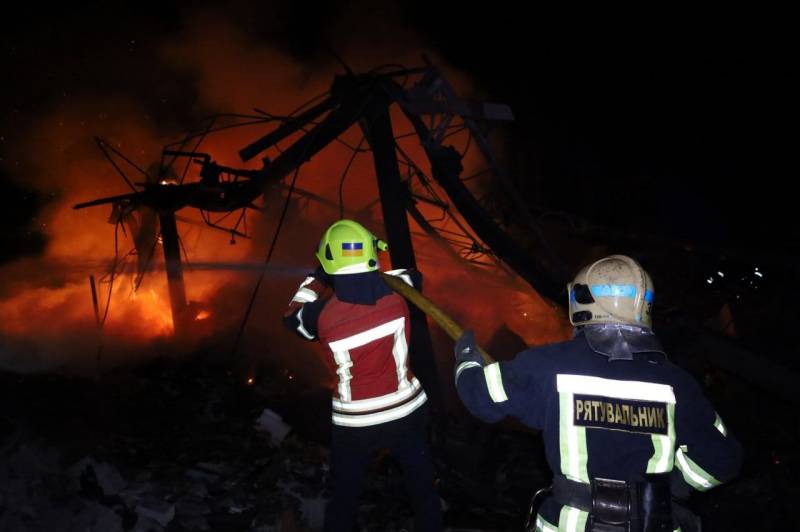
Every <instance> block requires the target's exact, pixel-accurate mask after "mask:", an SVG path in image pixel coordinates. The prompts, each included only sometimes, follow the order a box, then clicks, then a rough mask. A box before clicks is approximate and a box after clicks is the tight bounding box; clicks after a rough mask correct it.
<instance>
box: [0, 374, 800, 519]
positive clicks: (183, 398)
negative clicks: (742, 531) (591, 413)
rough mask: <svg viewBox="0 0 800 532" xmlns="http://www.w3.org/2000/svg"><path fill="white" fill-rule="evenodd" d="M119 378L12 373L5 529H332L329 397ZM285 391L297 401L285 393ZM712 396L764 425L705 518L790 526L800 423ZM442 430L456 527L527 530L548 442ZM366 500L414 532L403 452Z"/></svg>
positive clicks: (4, 389)
mask: <svg viewBox="0 0 800 532" xmlns="http://www.w3.org/2000/svg"><path fill="white" fill-rule="evenodd" d="M108 379H109V380H108V382H103V381H99V382H95V381H91V380H84V379H75V378H70V377H53V376H47V377H37V376H26V377H24V378H21V377H20V376H17V375H13V376H12V375H10V374H2V373H0V401H2V404H4V405H8V412H6V413H4V414H3V415H4V419H3V428H2V433H0V438H2V440H0V530H2V531H3V532H5V531H16V530H20V531H22V530H24V531H26V532H27V531H40V530H41V531H47V532H50V531H52V530H67V531H71V530H76V531H77V530H80V531H81V532H85V531H87V530H91V531H94V530H97V531H100V530H102V531H104V532H109V531H110V532H131V531H135V532H145V531H148V530H153V531H158V532H161V531H163V532H184V531H209V530H226V531H227V530H232V531H237V530H241V531H261V532H268V531H271V532H278V531H280V532H289V531H298V532H313V531H316V530H320V529H321V527H322V522H323V520H324V511H325V505H326V503H327V501H328V499H329V497H330V493H329V492H328V490H327V481H328V476H329V471H328V460H329V456H328V450H327V448H326V445H325V444H326V430H327V426H326V425H325V424H323V423H325V422H326V421H327V420H325V418H324V416H308V415H307V412H309V411H313V412H320V411H322V412H325V409H326V408H329V404H330V403H329V400H328V397H327V395H326V394H325V393H319V394H317V395H315V396H313V398H310V397H311V396H309V395H301V394H303V393H304V392H303V391H302V390H301V391H294V393H296V394H298V395H297V396H290V397H282V396H277V395H275V394H270V392H269V390H270V388H269V387H270V386H271V384H270V382H269V380H268V379H267V378H264V377H262V378H260V379H259V382H260V383H261V385H262V386H264V388H263V389H257V388H254V387H245V386H242V385H241V384H240V383H237V382H234V381H233V380H232V379H230V378H228V376H227V374H225V373H224V372H222V371H220V372H217V373H215V372H214V371H213V370H212V369H210V368H205V369H202V368H201V369H198V368H189V369H187V368H185V367H182V368H164V367H157V368H144V369H140V370H137V372H135V373H134V374H132V375H126V376H124V378H123V377H113V378H111V377H109V378H108ZM275 388H276V389H281V390H282V393H284V391H285V385H283V384H281V387H278V386H276V387H275ZM712 395H713V394H712ZM176 397H179V398H180V400H179V401H178V400H176ZM209 397H213V398H215V399H214V401H215V404H217V405H218V406H217V407H215V412H216V413H217V414H219V415H215V416H213V418H210V417H209V416H208V415H207V409H206V408H205V407H204V405H205V401H206V400H207V399H208V398H209ZM296 397H300V398H301V399H302V401H303V402H302V404H303V407H302V409H296V407H295V405H296V404H301V401H300V400H295V399H296ZM727 398H730V401H729V400H727ZM715 399H716V401H715V402H716V403H718V404H720V408H722V409H724V408H726V405H730V404H741V405H745V406H747V408H744V406H741V407H739V408H738V410H736V411H735V412H736V414H737V415H732V416H729V415H728V412H727V411H723V413H722V415H723V416H724V417H725V419H726V423H727V424H728V426H729V428H731V430H737V429H738V428H741V427H747V426H751V425H752V426H757V427H758V429H759V430H758V431H757V432H755V431H754V432H752V433H747V432H746V433H743V434H740V433H741V431H740V430H737V436H740V437H741V438H742V440H743V442H744V443H745V446H746V447H749V448H751V449H756V450H757V451H755V453H754V454H753V456H752V457H751V458H750V460H751V462H750V466H749V467H750V468H751V470H749V471H748V470H746V471H745V473H744V474H743V478H742V479H741V480H739V481H737V482H734V483H732V484H731V485H729V486H723V487H721V488H718V489H715V490H712V491H711V492H709V493H707V494H702V495H699V496H698V497H697V498H696V500H697V501H698V504H697V505H696V506H698V508H699V509H700V512H701V514H702V516H703V518H704V521H705V524H707V527H708V529H710V530H713V529H721V528H725V526H726V525H727V526H730V523H731V522H733V521H732V520H733V519H734V517H735V518H736V519H737V520H743V521H745V522H747V517H746V516H743V515H742V512H743V509H746V508H748V506H747V504H748V501H757V504H758V505H759V506H761V507H764V508H768V509H770V511H773V512H774V517H771V518H770V519H774V523H779V522H780V521H779V519H782V518H783V516H785V515H787V513H786V512H788V511H789V509H790V508H791V505H787V504H786V503H785V501H786V500H787V498H788V497H793V496H794V494H796V491H797V488H796V487H795V483H794V481H793V479H794V478H795V476H796V472H797V470H798V469H800V453H798V451H796V448H797V445H796V443H797V439H798V437H800V433H798V431H797V430H796V426H797V425H791V427H790V426H789V425H786V424H784V421H785V420H784V419H783V417H782V414H780V413H779V412H778V411H777V410H774V411H773V410H765V409H763V408H759V407H758V398H757V396H756V395H755V394H754V393H752V392H751V393H750V394H749V395H748V394H746V393H744V391H743V390H742V389H738V388H737V389H734V390H730V391H729V392H727V395H718V396H717V397H715ZM743 399H746V401H744V402H742V401H743ZM732 401H738V402H732ZM727 408H728V409H730V407H729V406H728V407H727ZM770 412H771V413H772V414H774V415H772V416H766V415H765V413H770ZM11 413H13V415H12V414H11ZM317 419H319V420H321V421H320V424H314V423H312V420H317ZM753 420H759V423H755V422H754V421H753ZM264 427H268V429H267V432H266V433H265V432H262V430H263V429H264ZM433 429H434V430H433V432H432V437H433V441H434V458H435V461H436V470H437V473H438V476H439V478H438V479H437V488H438V491H439V494H440V496H441V498H442V505H443V508H444V509H445V510H446V513H445V515H446V523H447V527H448V530H449V531H450V532H456V531H467V530H474V531H478V530H481V531H504V530H509V531H510V530H519V527H520V523H521V522H522V520H523V519H524V517H525V515H526V511H527V505H528V502H529V499H530V496H531V494H532V493H533V492H534V491H535V490H536V489H538V488H540V487H543V486H545V485H547V484H548V482H549V476H550V472H549V470H548V468H547V467H546V464H545V459H544V450H543V448H542V442H541V438H539V437H538V436H537V434H536V433H535V432H534V431H530V430H528V429H524V428H523V427H520V426H518V425H515V424H513V423H510V422H503V423H500V424H497V425H486V424H483V423H480V422H478V421H476V420H473V419H472V418H470V417H469V416H466V415H461V414H458V413H456V414H455V415H452V416H450V417H448V418H447V419H445V420H442V421H440V422H439V424H438V425H434V426H433ZM265 434H268V440H267V439H265V437H264V436H265ZM754 464H755V465H754ZM362 501H363V504H362V505H361V507H360V508H359V516H358V519H359V524H360V528H361V530H362V531H363V532H369V531H376V532H391V531H398V532H399V531H400V530H411V529H412V521H413V519H412V511H411V507H410V504H409V501H408V496H407V494H406V493H405V487H404V483H403V477H402V472H401V470H400V467H399V465H398V464H397V463H396V462H395V460H394V459H393V458H392V457H391V455H389V454H386V453H379V454H378V455H377V457H376V458H375V460H374V461H373V463H372V464H371V466H370V469H369V472H368V477H367V480H366V482H365V491H364V494H363V497H362ZM782 512H783V513H782ZM751 513H753V512H751ZM748 515H749V514H748ZM759 515H760V514H759ZM715 525H716V526H715ZM734 525H735V524H734ZM776 526H777V524H776ZM734 527H735V526H734ZM766 528H770V527H769V526H767V527H766Z"/></svg>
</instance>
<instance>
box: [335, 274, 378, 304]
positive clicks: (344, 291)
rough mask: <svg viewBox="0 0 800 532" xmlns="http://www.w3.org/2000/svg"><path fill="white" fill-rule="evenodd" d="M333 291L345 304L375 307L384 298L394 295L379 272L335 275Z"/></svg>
mask: <svg viewBox="0 0 800 532" xmlns="http://www.w3.org/2000/svg"><path fill="white" fill-rule="evenodd" d="M332 277H333V291H334V292H335V293H336V298H337V299H339V301H343V302H345V303H353V304H356V305H374V304H375V302H376V301H378V300H379V299H380V298H382V297H383V296H388V295H389V294H391V293H392V289H391V288H389V285H387V284H386V283H385V282H383V279H381V277H380V275H379V274H378V272H377V271H374V272H364V273H351V274H349V275H333V276H332Z"/></svg>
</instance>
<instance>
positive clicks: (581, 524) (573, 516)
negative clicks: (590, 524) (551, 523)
mask: <svg viewBox="0 0 800 532" xmlns="http://www.w3.org/2000/svg"><path fill="white" fill-rule="evenodd" d="M588 518H589V514H588V512H584V511H583V510H579V509H578V508H573V507H572V506H562V507H561V513H560V514H559V515H558V530H559V531H563V532H583V531H584V530H586V520H587V519H588Z"/></svg>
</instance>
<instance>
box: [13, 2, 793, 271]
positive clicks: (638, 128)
mask: <svg viewBox="0 0 800 532" xmlns="http://www.w3.org/2000/svg"><path fill="white" fill-rule="evenodd" d="M203 6H204V4H203V3H202V2H201V3H194V7H192V8H189V7H178V6H166V7H162V8H161V9H160V10H159V11H154V10H151V11H144V10H142V11H144V12H140V11H139V10H134V9H132V8H111V7H109V6H108V5H106V4H100V5H89V6H81V7H74V6H73V7H69V8H66V7H59V8H55V9H53V10H51V9H49V8H48V9H47V10H44V9H38V8H37V9H35V10H34V9H31V10H29V11H27V12H22V13H19V14H18V15H16V16H7V17H6V19H5V24H4V31H3V35H2V58H3V71H4V79H5V81H4V83H3V88H2V91H3V98H2V104H1V106H0V137H1V140H0V157H1V158H2V160H1V161H0V172H1V173H0V179H2V187H3V190H4V192H3V194H2V206H1V209H0V217H1V218H0V219H1V220H2V224H3V236H2V239H3V240H2V255H0V256H1V257H2V260H3V261H7V260H9V259H11V258H13V257H17V256H20V255H25V254H35V253H37V252H38V251H40V250H41V249H42V247H43V245H44V241H45V240H44V236H43V235H42V234H41V233H40V232H39V231H38V229H37V226H36V223H35V220H34V221H32V220H33V218H34V217H35V215H36V212H37V209H38V208H39V207H40V206H41V205H42V204H44V203H45V202H47V201H48V200H49V199H50V197H51V194H58V191H46V190H34V189H33V187H31V186H30V184H29V183H27V181H26V173H27V169H26V168H24V167H22V166H20V163H19V160H20V157H19V154H18V152H16V151H15V150H18V149H19V146H18V144H16V143H15V141H16V140H17V139H18V138H19V136H20V135H21V134H23V133H24V132H25V131H26V130H27V129H28V128H29V127H30V125H31V124H32V123H35V122H36V120H37V118H39V117H40V116H41V115H42V114H43V113H45V112H47V111H48V110H49V109H52V108H53V107H55V106H58V105H59V104H62V103H64V102H65V101H69V100H70V99H71V98H81V99H92V98H96V99H103V98H106V97H108V96H110V95H114V96H115V95H123V96H125V97H127V98H129V99H132V100H133V101H136V102H138V104H139V105H140V106H141V109H143V110H144V112H146V113H147V114H148V115H149V116H152V119H153V120H154V122H155V124H156V125H157V126H158V127H159V128H161V129H162V130H163V131H164V132H165V133H171V132H175V133H177V132H179V131H181V130H183V129H184V128H185V127H186V126H187V125H188V124H190V123H192V122H193V120H196V119H197V118H198V117H199V116H202V114H203V113H204V112H207V111H210V110H209V109H202V108H200V107H199V106H198V105H197V97H196V94H193V92H192V90H193V89H192V87H193V85H192V82H191V81H192V80H191V79H190V76H189V75H188V74H187V73H185V72H180V71H177V70H175V69H168V68H167V67H165V66H163V65H162V64H160V63H159V62H158V61H157V60H156V55H157V49H158V46H159V43H160V42H161V41H162V40H163V39H164V38H165V37H167V36H169V35H172V34H175V33H177V32H179V31H180V29H181V27H182V25H183V24H184V22H185V20H186V19H187V18H188V17H190V16H191V15H192V14H193V13H195V12H197V11H198V10H202V9H204V7H203ZM23 11H24V10H23ZM219 12H220V13H224V16H225V17H226V18H227V19H229V20H231V21H232V22H233V23H234V24H236V25H238V26H239V27H241V28H242V31H243V32H246V33H248V34H250V35H253V36H256V37H254V38H255V39H257V40H259V41H260V40H263V41H264V42H265V43H269V44H270V45H272V46H275V47H276V48H278V49H280V50H282V51H284V52H286V53H288V54H290V55H291V56H292V57H294V58H295V59H297V60H298V61H300V62H304V63H307V64H308V65H314V64H315V63H329V62H330V61H331V59H330V54H329V52H328V50H330V49H332V50H336V51H339V52H341V51H342V50H345V51H347V50H352V49H353V47H354V46H355V47H357V46H359V42H361V41H360V39H363V42H364V44H363V45H364V46H367V45H368V44H367V43H368V42H369V36H370V35H374V34H376V33H379V32H380V33H382V35H383V38H385V39H387V40H391V38H392V37H391V35H392V30H398V34H400V33H399V30H402V31H403V32H409V31H410V32H413V33H414V34H415V35H417V36H418V37H419V38H418V46H419V47H420V50H419V51H420V53H422V52H426V51H434V52H436V53H438V54H439V55H440V56H442V57H444V58H445V59H446V61H447V62H448V63H449V64H451V65H452V66H454V67H456V68H458V69H460V70H462V71H464V72H465V73H467V74H468V75H469V76H470V77H471V78H472V79H473V80H474V81H475V82H476V84H477V85H478V87H479V88H480V89H481V90H482V91H483V92H484V93H485V94H486V97H487V99H490V100H492V101H498V102H504V103H508V104H510V105H511V106H512V108H513V110H514V112H515V115H516V123H515V124H514V126H513V133H512V153H514V155H513V164H514V171H515V174H516V175H517V181H518V184H519V185H520V188H521V189H522V190H523V191H524V193H525V194H526V196H527V198H528V200H529V201H530V202H531V203H536V204H538V205H545V206H547V207H549V208H552V209H557V210H562V211H567V212H571V213H574V214H576V215H578V216H580V217H582V218H585V219H588V220H591V221H593V222H596V223H599V224H601V225H608V226H611V227H615V228H620V229H623V230H636V231H637V232H643V233H652V234H657V235H664V236H667V237H669V238H676V239H679V240H681V241H690V242H698V243H708V244H710V245H712V246H720V247H723V248H736V249H737V250H742V251H743V252H744V253H753V254H756V255H757V254H758V253H760V252H761V250H763V248H764V247H765V244H770V246H769V247H768V249H769V251H770V252H774V253H778V254H781V255H783V254H791V253H792V250H794V249H796V246H797V245H798V243H800V239H799V238H798V237H800V232H799V231H798V227H797V224H796V223H795V221H794V211H795V208H794V204H795V200H794V198H793V194H790V193H789V188H790V187H791V184H792V181H793V174H794V172H793V171H792V167H790V166H788V165H785V164H783V162H782V161H784V160H787V159H788V157H787V153H789V152H788V149H789V131H791V130H792V129H793V127H792V122H791V119H790V118H789V116H790V110H791V108H790V105H789V103H790V98H791V96H790V95H792V94H793V93H794V92H795V91H794V88H795V87H794V84H793V83H792V82H793V79H792V78H793V77H794V76H793V74H794V70H796V61H793V60H791V54H790V51H789V50H790V48H789V47H788V43H789V38H788V34H785V33H784V30H783V29H782V27H781V25H779V24H777V23H775V22H770V21H763V20H760V19H759V17H757V16H755V15H754V14H752V13H742V14H740V16H738V17H737V18H736V20H733V19H729V20H728V19H726V20H723V19H722V18H720V17H710V18H709V19H708V20H699V17H697V16H696V15H697V14H694V13H693V14H692V16H691V17H690V16H688V14H687V16H685V17H684V16H680V14H673V15H672V16H671V17H665V16H658V17H654V16H652V15H645V14H641V15H642V16H641V19H640V20H638V21H632V22H626V20H627V16H630V15H631V14H626V17H623V16H622V15H623V14H619V15H617V14H613V13H604V14H594V13H562V14H549V13H544V12H538V13H537V12H533V13H532V14H523V13H521V12H519V11H515V10H514V9H513V8H512V7H510V6H509V7H507V8H503V7H502V6H496V5H494V4H493V7H492V9H482V10H475V11H470V9H469V8H466V7H463V4H462V5H460V6H459V7H437V8H431V7H429V6H427V5H424V4H423V3H422V2H417V3H405V2H404V3H380V2H349V3H341V4H338V3H337V6H335V7H334V6H328V7H323V8H311V7H309V6H307V5H305V4H301V3H297V2H270V3H268V4H267V5H260V6H258V7H255V6H250V5H248V3H246V2H231V3H228V4H227V7H225V8H221V9H220V10H219ZM728 15H729V14H728ZM726 16H727V15H726ZM362 33H363V36H362V35H361V34H362ZM493 34H495V35H496V36H491V35H493ZM344 59H345V60H347V57H344ZM392 60H393V58H391V57H387V58H386V61H387V62H391V61H392ZM266 68H268V66H266ZM85 133H86V135H93V134H95V133H96V132H93V131H86V132H85ZM53 171H54V172H57V171H58V169H57V168H54V169H53ZM522 176H524V177H522ZM773 243H774V244H773Z"/></svg>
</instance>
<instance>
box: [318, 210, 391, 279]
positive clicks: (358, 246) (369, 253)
mask: <svg viewBox="0 0 800 532" xmlns="http://www.w3.org/2000/svg"><path fill="white" fill-rule="evenodd" d="M379 249H380V250H383V251H385V250H387V249H389V246H388V245H387V244H386V242H384V241H383V240H380V239H379V238H378V237H376V236H375V235H373V234H372V233H370V232H369V230H367V229H366V228H365V227H364V226H363V225H361V224H360V223H358V222H354V221H353V220H339V221H338V222H334V223H333V224H332V225H331V226H330V227H328V230H327V231H325V234H324V235H322V239H321V240H320V241H319V247H318V248H317V259H319V263H320V264H322V269H323V270H325V273H327V274H329V275H347V274H351V273H363V272H372V271H375V270H377V269H378V266H379V264H378V250H379Z"/></svg>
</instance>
